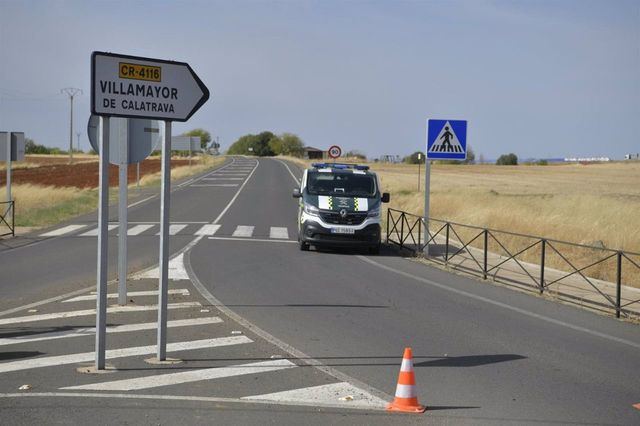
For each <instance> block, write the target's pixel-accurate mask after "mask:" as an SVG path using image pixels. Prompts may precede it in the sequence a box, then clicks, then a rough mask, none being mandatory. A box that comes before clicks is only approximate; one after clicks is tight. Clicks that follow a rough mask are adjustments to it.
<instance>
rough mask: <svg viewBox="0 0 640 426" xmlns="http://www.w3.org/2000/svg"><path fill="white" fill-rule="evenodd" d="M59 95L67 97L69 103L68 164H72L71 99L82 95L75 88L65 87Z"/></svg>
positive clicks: (80, 91)
mask: <svg viewBox="0 0 640 426" xmlns="http://www.w3.org/2000/svg"><path fill="white" fill-rule="evenodd" d="M60 93H65V94H67V95H69V100H70V101H71V113H70V115H69V164H71V163H72V162H73V98H74V97H75V96H76V95H78V94H80V95H82V89H78V88H76V87H65V88H64V89H60Z"/></svg>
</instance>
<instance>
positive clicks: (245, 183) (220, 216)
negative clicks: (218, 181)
mask: <svg viewBox="0 0 640 426" xmlns="http://www.w3.org/2000/svg"><path fill="white" fill-rule="evenodd" d="M259 165H260V162H259V161H256V165H255V167H254V168H253V170H251V173H249V176H247V178H246V179H245V180H244V182H243V183H242V185H240V188H239V189H238V191H237V192H236V195H234V196H233V198H232V199H231V201H229V204H227V206H226V207H225V208H224V210H222V211H221V212H220V214H219V215H218V217H217V218H216V219H215V220H214V221H213V223H218V222H220V219H222V216H224V215H225V213H226V212H227V210H229V208H231V206H232V205H233V203H234V202H235V201H236V199H237V198H238V196H239V195H240V193H241V192H242V190H243V189H244V187H245V186H246V185H247V184H248V183H249V180H250V179H251V176H253V173H254V172H255V171H256V170H258V166H259Z"/></svg>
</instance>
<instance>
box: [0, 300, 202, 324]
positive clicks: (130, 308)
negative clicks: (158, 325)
mask: <svg viewBox="0 0 640 426" xmlns="http://www.w3.org/2000/svg"><path fill="white" fill-rule="evenodd" d="M197 306H202V305H201V304H200V302H181V303H169V305H168V306H167V307H168V308H169V309H183V308H194V307H197ZM157 309H158V305H140V306H111V307H108V308H107V313H108V314H116V313H123V312H143V311H155V310H157ZM95 314H96V310H95V309H83V310H80V311H67V312H54V313H51V314H40V315H31V316H26V317H13V318H1V319H0V325H5V324H20V323H23V322H32V321H47V320H52V319H60V318H75V317H84V316H87V315H95Z"/></svg>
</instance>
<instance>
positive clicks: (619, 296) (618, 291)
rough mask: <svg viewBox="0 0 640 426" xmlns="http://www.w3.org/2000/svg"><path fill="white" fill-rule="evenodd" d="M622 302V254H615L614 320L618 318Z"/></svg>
mask: <svg viewBox="0 0 640 426" xmlns="http://www.w3.org/2000/svg"><path fill="white" fill-rule="evenodd" d="M621 300H622V252H620V251H619V252H618V253H616V318H620V311H621V309H620V302H621Z"/></svg>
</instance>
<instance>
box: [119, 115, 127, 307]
mask: <svg viewBox="0 0 640 426" xmlns="http://www.w3.org/2000/svg"><path fill="white" fill-rule="evenodd" d="M128 121H129V120H128V119H127V121H126V125H125V129H126V132H121V134H123V133H124V134H126V137H120V150H119V154H120V164H119V165H118V172H119V176H118V184H119V185H118V186H119V196H118V222H119V223H118V225H119V226H118V229H119V234H118V305H126V304H127V229H128V228H129V226H128V217H127V201H128V200H127V198H128V190H127V184H128V176H127V169H128V158H127V157H128V151H129V137H128V136H129V128H128V127H129V126H128V124H129V123H128Z"/></svg>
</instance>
